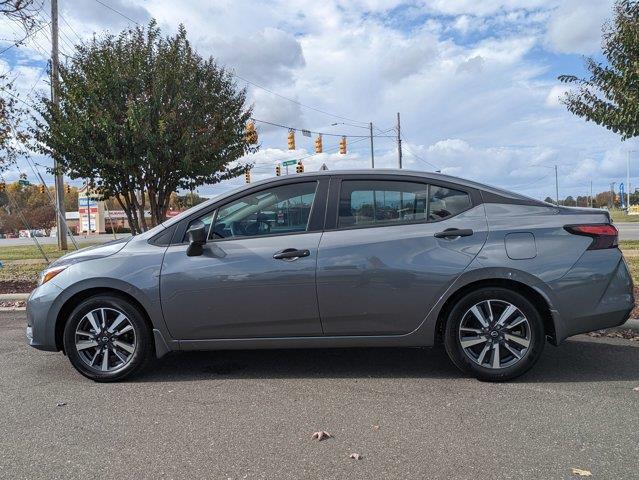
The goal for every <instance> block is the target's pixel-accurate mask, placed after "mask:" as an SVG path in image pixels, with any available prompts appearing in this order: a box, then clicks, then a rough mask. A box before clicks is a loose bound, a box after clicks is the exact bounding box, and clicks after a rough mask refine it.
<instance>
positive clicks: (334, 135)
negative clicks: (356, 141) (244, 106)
mask: <svg viewBox="0 0 639 480" xmlns="http://www.w3.org/2000/svg"><path fill="white" fill-rule="evenodd" d="M251 120H253V121H254V122H259V123H264V124H266V125H272V126H274V127H280V128H285V129H287V130H293V131H296V132H309V133H314V134H316V135H322V136H323V137H350V138H370V135H344V134H341V133H323V132H315V131H312V130H308V129H305V128H298V127H290V126H287V125H282V124H279V123H273V122H268V121H266V120H259V119H257V118H251ZM374 137H376V138H394V137H392V136H390V135H374Z"/></svg>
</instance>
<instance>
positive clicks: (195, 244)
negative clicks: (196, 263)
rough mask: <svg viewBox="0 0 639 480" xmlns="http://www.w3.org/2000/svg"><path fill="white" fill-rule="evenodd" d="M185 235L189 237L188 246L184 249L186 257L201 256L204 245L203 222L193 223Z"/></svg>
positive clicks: (204, 229)
mask: <svg viewBox="0 0 639 480" xmlns="http://www.w3.org/2000/svg"><path fill="white" fill-rule="evenodd" d="M186 233H187V235H188V236H189V246H188V248H187V249H186V255H187V256H189V257H197V256H198V255H202V251H203V248H202V247H203V245H204V244H205V243H206V235H207V231H206V225H204V223H203V222H195V223H194V224H193V225H191V227H190V228H189V229H188V231H187V232H186Z"/></svg>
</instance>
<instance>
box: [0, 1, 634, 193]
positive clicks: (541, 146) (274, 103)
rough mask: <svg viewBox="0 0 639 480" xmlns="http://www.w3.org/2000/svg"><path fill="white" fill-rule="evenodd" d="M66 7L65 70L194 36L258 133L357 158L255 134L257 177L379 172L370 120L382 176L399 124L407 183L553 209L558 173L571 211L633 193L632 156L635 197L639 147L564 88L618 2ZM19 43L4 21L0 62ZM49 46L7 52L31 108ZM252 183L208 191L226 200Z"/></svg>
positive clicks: (393, 159) (5, 62)
mask: <svg viewBox="0 0 639 480" xmlns="http://www.w3.org/2000/svg"><path fill="white" fill-rule="evenodd" d="M45 2H48V0H45ZM49 8H50V7H49V5H48V3H45V5H44V8H43V10H42V12H41V13H40V18H41V19H42V20H43V21H44V22H48V21H49V20H50V17H49V11H48V10H49ZM59 8H60V30H61V34H60V35H61V36H60V49H61V52H62V53H63V55H62V56H61V61H64V58H65V55H72V54H73V51H74V45H75V44H77V43H78V42H81V41H84V40H86V39H89V38H91V37H92V36H93V35H100V34H103V33H104V32H109V33H118V32H119V31H121V30H123V29H125V28H127V26H130V25H133V24H134V22H136V23H139V24H143V25H144V24H147V23H148V22H149V20H150V19H151V18H155V19H156V20H157V22H158V24H159V26H160V27H161V29H162V30H163V32H164V33H166V34H173V33H175V32H176V30H177V28H178V25H179V24H183V25H184V26H185V27H186V29H187V32H188V36H189V39H190V40H191V41H192V43H193V45H194V46H195V48H196V49H197V51H198V52H199V53H200V54H201V55H202V56H205V57H208V56H213V57H214V58H216V59H217V61H218V62H219V63H220V64H221V65H224V66H226V67H227V68H228V69H229V70H230V71H232V72H233V73H234V74H235V75H236V77H235V79H236V82H237V86H238V88H244V87H246V88H247V89H248V101H249V102H250V104H252V105H253V109H254V113H253V115H254V117H255V118H256V119H258V120H262V121H266V122H270V123H276V124H280V125H284V126H289V127H293V128H296V129H308V130H311V131H317V132H323V133H325V134H336V135H341V134H344V135H347V136H353V137H350V138H348V139H347V144H348V153H347V154H346V155H340V154H339V153H337V143H338V141H339V137H337V136H335V137H331V136H328V135H325V136H324V137H323V138H324V141H323V143H324V150H325V151H326V153H323V154H321V155H312V154H313V153H314V146H313V141H314V136H313V137H311V138H308V137H304V136H303V135H302V134H301V132H299V131H298V132H297V133H296V147H297V149H296V150H295V151H290V150H288V149H287V133H288V132H287V130H286V129H284V128H280V127H275V126H272V125H269V124H267V123H261V122H257V123H256V126H257V130H258V133H259V139H260V150H259V152H258V153H256V154H254V155H251V156H250V157H247V158H245V159H243V160H245V161H250V162H252V163H254V164H255V167H254V170H253V174H252V176H253V179H261V178H266V177H269V176H273V175H274V170H275V165H276V164H277V163H278V162H282V161H285V160H290V159H300V158H304V157H307V156H308V157H307V158H304V159H303V163H304V165H305V169H306V171H312V170H317V169H319V168H320V166H321V165H322V164H326V166H327V167H328V168H329V169H330V170H339V169H348V168H368V167H370V164H371V160H370V141H369V140H368V139H366V138H360V137H361V136H365V135H367V134H368V133H367V128H368V123H369V122H372V123H373V125H374V132H375V135H376V138H375V139H374V152H375V167H376V168H396V167H397V165H398V152H397V142H396V138H395V137H396V131H395V129H394V127H395V124H396V119H397V113H398V112H400V113H401V132H402V142H403V154H404V155H403V167H404V168H407V169H413V170H425V171H435V170H440V171H441V172H442V173H446V174H450V175H455V176H459V177H463V178H467V179H471V180H475V181H479V182H483V183H487V184H490V185H495V186H499V187H501V188H506V189H509V190H513V191H516V192H519V193H523V194H526V195H530V196H533V197H536V198H541V199H544V198H546V197H547V196H550V197H553V198H554V196H555V174H554V166H555V165H558V172H559V175H558V183H559V196H560V197H561V198H563V197H566V196H568V195H572V196H573V197H576V196H577V195H588V194H589V192H590V182H591V181H592V183H593V190H594V191H595V192H598V191H603V190H607V189H608V188H609V184H610V182H613V181H614V182H617V184H619V183H620V182H625V177H626V161H627V156H628V155H629V156H630V157H629V158H630V172H631V185H635V184H636V185H637V186H639V183H637V182H639V148H638V147H637V145H636V142H634V141H633V140H631V141H626V142H621V141H620V140H619V138H618V137H617V136H616V135H615V134H613V133H612V132H609V131H608V130H606V129H605V128H603V127H600V126H597V125H595V124H593V123H590V122H586V121H585V120H584V119H582V118H580V117H576V116H574V115H572V114H571V113H569V112H568V111H567V110H566V107H565V106H564V105H563V104H561V103H560V100H559V99H560V97H561V95H562V94H563V93H564V92H565V90H566V88H567V87H566V86H565V85H563V84H561V83H560V82H559V81H558V80H557V76H558V75H561V74H575V75H578V76H583V75H584V74H585V73H586V72H585V70H584V58H585V57H586V56H594V57H595V58H596V59H597V60H600V61H603V59H602V57H601V55H600V44H601V27H602V25H603V24H604V22H606V21H608V20H610V17H611V13H612V1H610V0H482V1H481V2H479V1H476V0H417V1H401V0H350V1H348V0H322V1H319V2H318V1H316V0H273V1H260V2H256V1H248V0H215V1H212V0H182V1H181V2H175V1H174V0H59ZM23 34H24V33H23V32H22V31H21V30H20V27H19V26H18V25H17V24H15V23H13V22H11V21H8V20H6V19H0V39H1V40H0V49H4V48H5V47H6V46H9V45H10V44H11V42H12V41H14V40H15V39H16V38H21V37H22V36H23ZM50 48H51V37H50V32H49V31H48V30H47V29H46V28H44V29H43V30H42V31H41V32H40V33H38V34H36V35H34V36H33V38H32V39H30V40H29V41H27V42H26V44H24V45H21V46H19V47H14V48H10V49H9V50H7V51H6V52H4V53H2V55H1V57H0V71H4V72H8V73H9V74H10V75H11V76H12V78H15V79H16V86H17V88H18V89H19V90H20V91H21V92H22V94H23V95H24V96H25V98H30V97H32V96H33V95H35V94H37V93H38V92H40V93H42V94H48V91H49V84H48V79H47V75H46V71H45V68H46V61H47V58H48V56H49V52H50ZM334 124H337V125H334ZM358 136H359V137H358ZM633 150H636V152H634V151H633ZM34 159H35V161H36V162H37V163H38V164H39V165H43V166H46V165H51V163H52V161H51V159H48V158H44V157H38V156H36V157H34ZM41 170H42V171H43V173H44V168H41ZM20 172H25V173H27V174H29V176H30V177H33V176H34V174H33V173H32V171H31V170H30V168H29V167H28V165H27V164H26V161H25V160H24V159H23V160H21V161H20V162H19V164H18V168H15V169H12V170H11V171H10V172H8V173H7V174H6V177H7V179H9V180H10V179H13V178H17V177H18V175H19V173H20ZM46 178H47V179H51V178H52V177H51V176H50V175H46ZM32 180H35V178H33V179H32ZM243 182H244V178H243V177H239V178H237V179H233V180H229V181H226V182H223V183H221V184H217V185H213V186H202V187H200V188H199V189H198V193H200V194H201V195H207V196H208V195H217V194H220V193H223V192H224V191H226V190H228V189H231V188H235V187H237V186H239V185H241V184H242V183H243ZM72 183H75V184H79V183H81V182H80V181H75V182H72ZM633 188H634V187H633Z"/></svg>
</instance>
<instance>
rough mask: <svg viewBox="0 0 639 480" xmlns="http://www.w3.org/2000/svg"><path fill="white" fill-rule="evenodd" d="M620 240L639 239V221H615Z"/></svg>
mask: <svg viewBox="0 0 639 480" xmlns="http://www.w3.org/2000/svg"><path fill="white" fill-rule="evenodd" d="M615 227H617V229H619V239H620V240H639V222H636V223H632V222H626V223H615Z"/></svg>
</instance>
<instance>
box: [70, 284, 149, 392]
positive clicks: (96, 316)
mask: <svg viewBox="0 0 639 480" xmlns="http://www.w3.org/2000/svg"><path fill="white" fill-rule="evenodd" d="M64 351H65V352H66V354H67V357H68V358H69V360H70V361H71V364H72V365H73V366H74V367H75V369H76V370H78V372H80V373H81V374H82V375H84V376H85V377H88V378H90V379H92V380H95V381H97V382H110V381H117V380H122V379H124V378H125V377H128V376H129V375H131V374H133V373H135V372H138V371H139V370H141V369H142V368H143V367H144V365H145V364H146V363H147V362H148V361H149V360H150V359H151V357H152V355H153V343H152V339H151V333H150V329H149V327H148V325H147V323H146V321H145V319H144V317H143V315H142V313H141V312H140V311H139V310H138V309H137V308H136V307H135V306H133V305H131V303H129V302H128V301H126V300H124V299H122V298H120V297H117V296H114V295H96V296H94V297H90V298H88V299H86V300H84V301H82V302H81V303H80V304H79V305H78V306H77V307H76V308H75V309H74V310H73V312H72V313H71V316H70V317H69V320H68V321H67V323H66V325H65V328H64Z"/></svg>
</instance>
